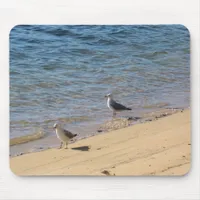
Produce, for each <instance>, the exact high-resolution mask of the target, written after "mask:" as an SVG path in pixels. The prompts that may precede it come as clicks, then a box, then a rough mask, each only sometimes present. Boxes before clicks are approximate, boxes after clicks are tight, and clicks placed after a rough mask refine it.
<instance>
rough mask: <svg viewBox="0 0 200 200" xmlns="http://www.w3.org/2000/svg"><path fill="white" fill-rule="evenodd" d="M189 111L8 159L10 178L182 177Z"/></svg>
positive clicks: (187, 155)
mask: <svg viewBox="0 0 200 200" xmlns="http://www.w3.org/2000/svg"><path fill="white" fill-rule="evenodd" d="M190 151H191V142H190V111H189V110H185V111H183V112H179V113H176V114H173V115H171V116H167V117H164V118H160V119H158V120H155V121H151V122H146V123H143V124H136V125H133V126H130V127H126V128H123V129H119V130H115V131H111V132H108V133H103V134H100V135H96V136H93V137H90V138H87V139H83V140H79V141H77V142H75V143H73V144H70V145H69V149H62V150H59V149H49V150H45V151H42V152H36V153H29V154H25V155H22V156H17V157H13V158H11V159H10V167H11V170H12V171H13V172H14V173H15V174H16V175H23V176H24V175H37V176H38V175H98V176H99V175H100V176H118V175H122V176H124V175H125V176H128V175H137V176H138V175H145V176H148V175H162V176H165V175H184V174H186V173H187V172H188V171H189V169H190Z"/></svg>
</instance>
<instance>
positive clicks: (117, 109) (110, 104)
mask: <svg viewBox="0 0 200 200" xmlns="http://www.w3.org/2000/svg"><path fill="white" fill-rule="evenodd" d="M105 97H106V98H107V106H108V108H109V109H110V110H112V111H113V117H114V116H116V112H120V111H124V110H132V109H131V108H127V107H126V106H123V105H122V104H119V103H117V102H116V101H114V100H113V99H112V94H111V93H109V94H107V95H106V96H105Z"/></svg>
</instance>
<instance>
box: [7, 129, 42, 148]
mask: <svg viewBox="0 0 200 200" xmlns="http://www.w3.org/2000/svg"><path fill="white" fill-rule="evenodd" d="M44 135H45V134H44V132H42V131H39V132H37V133H34V134H31V135H25V136H21V137H16V138H12V139H10V146H13V145H17V144H22V143H27V142H30V141H33V140H38V139H40V138H43V137H44Z"/></svg>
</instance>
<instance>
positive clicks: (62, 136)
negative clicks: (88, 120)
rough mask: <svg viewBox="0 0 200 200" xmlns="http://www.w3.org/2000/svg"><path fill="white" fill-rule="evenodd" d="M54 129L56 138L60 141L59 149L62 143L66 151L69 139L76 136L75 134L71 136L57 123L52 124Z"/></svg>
mask: <svg viewBox="0 0 200 200" xmlns="http://www.w3.org/2000/svg"><path fill="white" fill-rule="evenodd" d="M53 127H54V129H55V131H56V135H57V138H58V139H59V140H60V141H61V144H60V147H59V149H61V148H62V145H63V143H64V144H65V149H68V147H67V145H68V142H69V140H70V139H72V138H74V137H76V136H77V134H73V133H71V132H69V131H67V130H65V129H63V128H61V126H60V125H59V124H57V123H55V124H54V126H53Z"/></svg>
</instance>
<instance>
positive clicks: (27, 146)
mask: <svg viewBox="0 0 200 200" xmlns="http://www.w3.org/2000/svg"><path fill="white" fill-rule="evenodd" d="M185 109H188V108H162V109H158V110H153V111H149V112H145V113H143V115H139V116H140V117H130V116H129V117H119V118H116V119H111V120H107V121H105V122H104V123H97V124H93V125H92V126H91V125H90V128H88V127H82V129H83V130H84V129H85V128H88V129H87V130H86V131H88V132H89V133H88V134H84V135H83V136H82V137H81V136H79V137H78V138H76V139H75V141H79V140H82V139H86V138H89V137H93V136H95V135H99V134H103V133H107V132H109V131H113V130H118V129H121V128H125V127H127V126H132V125H135V124H140V123H145V122H148V121H154V120H157V119H159V118H162V117H166V116H169V115H172V114H174V113H177V112H180V111H183V110H185ZM52 131H54V130H52ZM70 131H72V132H73V130H70ZM84 131H85V130H84ZM86 131H85V132H86ZM75 133H76V132H75ZM73 142H74V141H70V143H73ZM44 144H46V145H44ZM58 145H59V141H58V139H57V138H56V135H55V134H52V135H48V134H45V133H44V132H43V131H39V132H36V133H35V134H30V135H25V136H20V137H16V138H11V139H10V157H16V156H20V155H24V154H27V153H32V152H40V151H44V150H46V149H50V148H55V147H56V146H58Z"/></svg>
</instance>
